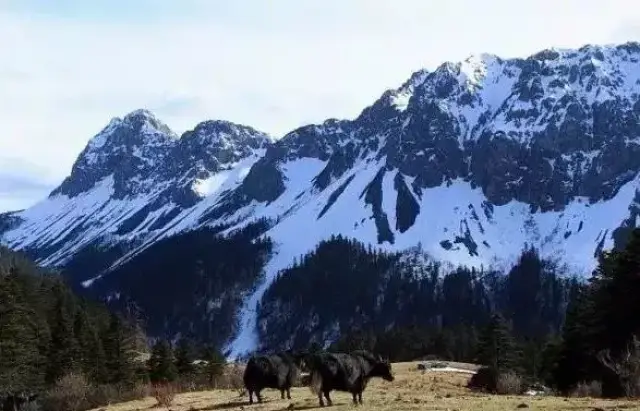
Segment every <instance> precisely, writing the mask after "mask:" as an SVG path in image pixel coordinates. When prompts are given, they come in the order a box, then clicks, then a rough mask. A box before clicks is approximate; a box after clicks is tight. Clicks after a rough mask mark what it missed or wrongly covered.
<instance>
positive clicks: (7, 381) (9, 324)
mask: <svg viewBox="0 0 640 411" xmlns="http://www.w3.org/2000/svg"><path fill="white" fill-rule="evenodd" d="M38 343H39V340H38V328H37V324H36V322H35V320H34V313H33V312H32V311H31V310H30V309H29V308H28V306H27V304H26V302H25V301H24V299H23V295H22V290H20V287H19V285H18V282H17V278H16V276H15V275H13V274H9V275H6V276H4V275H2V272H0V395H2V394H8V393H13V392H15V391H21V390H25V389H28V390H33V389H38V388H39V387H41V386H42V384H43V379H42V377H43V375H42V372H41V367H40V364H41V362H42V358H41V356H40V352H39V350H38Z"/></svg>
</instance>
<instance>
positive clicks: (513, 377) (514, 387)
mask: <svg viewBox="0 0 640 411" xmlns="http://www.w3.org/2000/svg"><path fill="white" fill-rule="evenodd" d="M496 392H497V393H498V394H500V395H518V394H522V378H520V376H519V375H518V374H516V373H514V372H506V373H502V374H500V375H498V381H497V382H496Z"/></svg>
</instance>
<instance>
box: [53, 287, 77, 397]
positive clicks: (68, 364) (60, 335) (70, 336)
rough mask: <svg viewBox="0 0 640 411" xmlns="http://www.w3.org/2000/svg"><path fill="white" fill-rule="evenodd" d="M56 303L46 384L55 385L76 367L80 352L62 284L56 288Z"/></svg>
mask: <svg viewBox="0 0 640 411" xmlns="http://www.w3.org/2000/svg"><path fill="white" fill-rule="evenodd" d="M54 294H55V296H56V303H55V306H54V311H53V316H52V318H53V319H52V321H51V324H52V326H51V341H50V343H49V352H48V361H47V371H46V378H45V380H46V382H47V383H48V384H53V383H55V382H56V381H58V380H59V379H60V378H62V377H64V376H65V375H67V374H69V373H70V372H71V371H73V370H74V369H75V367H76V365H78V364H77V361H78V359H79V358H78V357H79V352H78V346H77V344H76V339H75V338H74V332H73V317H72V315H71V314H70V313H69V311H68V310H67V307H66V305H67V296H66V295H65V290H63V289H62V287H61V285H60V284H57V285H56V287H55V288H54Z"/></svg>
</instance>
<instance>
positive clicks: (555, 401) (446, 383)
mask: <svg viewBox="0 0 640 411" xmlns="http://www.w3.org/2000/svg"><path fill="white" fill-rule="evenodd" d="M449 365H450V366H452V367H456V368H469V369H473V366H469V367H465V366H464V365H459V364H454V363H450V364H449ZM393 371H394V374H395V377H396V379H395V381H393V382H386V381H382V380H380V379H374V380H372V381H371V383H370V384H369V386H368V387H367V389H366V390H365V392H364V394H363V400H364V404H363V405H362V406H359V407H358V409H362V410H371V411H391V410H398V411H403V410H442V411H447V410H448V411H454V410H457V411H480V410H487V411H489V410H491V411H498V410H518V409H525V410H553V411H559V410H566V411H581V410H585V411H600V410H606V411H608V410H611V411H613V410H640V401H626V400H614V401H611V400H601V399H592V398H561V397H544V396H538V397H531V396H494V395H485V394H480V393H474V392H471V391H470V390H468V389H467V388H466V384H467V381H468V380H469V378H470V374H465V373H457V372H443V371H431V370H430V371H426V372H422V371H419V370H418V369H417V363H397V364H393ZM291 397H292V399H291V400H287V399H285V400H281V399H280V392H279V391H277V390H271V389H265V390H264V391H263V398H264V400H265V402H263V403H262V404H257V403H256V404H253V405H249V404H248V396H247V395H246V394H245V395H241V394H240V392H239V391H238V390H212V391H203V392H193V393H185V394H179V395H177V396H176V397H175V399H174V401H173V404H172V405H171V406H170V407H168V408H167V407H159V406H157V402H156V400H155V399H154V398H146V399H144V400H140V401H132V402H128V403H122V404H114V405H111V406H109V407H101V408H99V409H96V410H105V411H138V410H154V409H155V410H172V411H213V410H256V411H257V410H263V411H275V410H311V409H320V407H319V405H318V399H317V398H316V397H315V396H314V395H313V394H312V393H311V391H310V390H309V388H308V387H298V388H294V389H292V390H291ZM331 398H332V399H333V407H325V408H330V409H333V410H347V409H348V410H353V409H356V407H355V406H354V405H352V403H351V394H349V393H343V392H336V391H333V392H332V393H331Z"/></svg>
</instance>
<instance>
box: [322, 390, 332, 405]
mask: <svg viewBox="0 0 640 411" xmlns="http://www.w3.org/2000/svg"><path fill="white" fill-rule="evenodd" d="M324 398H326V399H327V404H329V406H332V405H333V402H332V401H331V397H329V390H325V392H324Z"/></svg>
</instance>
